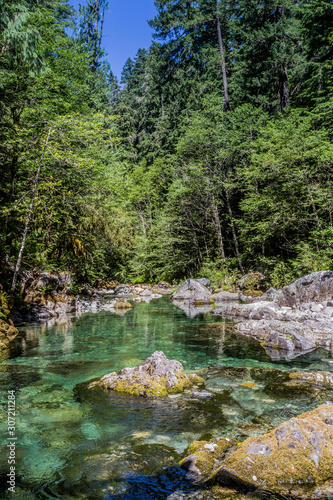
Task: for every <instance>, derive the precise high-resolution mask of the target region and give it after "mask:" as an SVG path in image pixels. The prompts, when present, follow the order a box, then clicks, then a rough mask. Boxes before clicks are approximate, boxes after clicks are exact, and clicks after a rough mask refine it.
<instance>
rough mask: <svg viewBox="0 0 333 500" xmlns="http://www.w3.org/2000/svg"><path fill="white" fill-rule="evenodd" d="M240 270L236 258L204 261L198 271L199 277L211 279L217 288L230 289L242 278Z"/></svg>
mask: <svg viewBox="0 0 333 500" xmlns="http://www.w3.org/2000/svg"><path fill="white" fill-rule="evenodd" d="M238 272H239V271H238V269H237V261H235V259H225V260H221V259H217V260H215V261H206V262H204V263H203V265H202V267H201V269H200V272H199V273H198V277H199V278H207V279H209V280H210V281H211V282H212V283H213V284H215V288H223V289H224V290H230V289H231V288H232V287H233V285H235V283H236V281H237V280H238V279H239V278H240V275H239V274H238Z"/></svg>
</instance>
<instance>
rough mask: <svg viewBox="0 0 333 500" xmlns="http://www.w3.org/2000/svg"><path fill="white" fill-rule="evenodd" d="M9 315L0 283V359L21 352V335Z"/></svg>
mask: <svg viewBox="0 0 333 500" xmlns="http://www.w3.org/2000/svg"><path fill="white" fill-rule="evenodd" d="M9 315H10V310H9V307H8V304H7V300H6V297H5V295H4V293H3V292H2V285H1V284H0V360H5V359H8V358H9V357H10V356H12V355H13V354H19V353H20V352H21V337H20V334H19V331H18V330H17V328H15V327H14V324H13V322H12V320H11V319H9Z"/></svg>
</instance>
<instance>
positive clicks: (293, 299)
mask: <svg viewBox="0 0 333 500" xmlns="http://www.w3.org/2000/svg"><path fill="white" fill-rule="evenodd" d="M332 299H333V271H318V272H316V273H312V274H308V275H307V276H304V277H303V278H299V279H298V280H296V281H294V283H291V285H288V286H285V287H283V288H281V289H280V290H274V288H270V289H269V290H268V291H267V292H266V294H265V295H263V296H262V297H261V298H260V300H275V301H276V302H277V303H278V304H279V306H289V307H294V306H299V305H300V304H302V303H304V302H324V301H330V300H332Z"/></svg>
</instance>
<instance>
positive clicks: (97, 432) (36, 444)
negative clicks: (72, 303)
mask: <svg viewBox="0 0 333 500" xmlns="http://www.w3.org/2000/svg"><path fill="white" fill-rule="evenodd" d="M231 326H232V325H231V323H230V322H229V323H228V322H227V323H226V322H225V321H223V320H220V321H219V320H218V319H216V317H213V316H210V315H209V314H208V315H202V316H197V317H195V318H192V319H189V318H187V317H186V316H185V314H184V313H183V312H182V311H181V310H179V309H177V308H176V307H175V306H174V305H173V304H172V303H171V301H170V300H169V299H168V298H162V299H159V300H156V301H152V302H151V303H149V304H146V303H139V304H135V305H134V308H133V309H132V310H130V311H128V312H127V313H126V314H125V315H124V316H117V315H114V314H112V313H110V312H100V313H97V314H92V313H88V314H84V315H82V316H81V317H79V318H69V317H68V318H67V322H66V321H63V322H62V324H60V325H53V326H51V325H49V326H48V325H47V324H44V325H28V326H26V327H25V331H26V344H27V348H26V350H25V352H24V353H23V355H22V356H20V357H18V358H15V359H12V360H9V361H7V362H5V363H2V364H1V365H0V389H1V393H0V395H1V403H2V405H3V409H5V404H6V396H7V390H8V389H9V388H14V389H16V397H17V410H18V413H17V434H16V435H17V456H16V458H17V464H16V465H17V495H16V498H36V499H37V498H66V499H71V498H84V499H87V498H94V499H104V498H105V499H106V498H115V499H116V498H117V499H118V498H119V499H120V498H123V499H126V498H128V499H130V498H142V499H145V498H147V499H148V498H154V499H155V498H167V492H169V491H171V492H172V491H175V490H177V491H178V490H182V489H184V488H185V489H186V488H188V489H189V488H190V486H189V485H188V484H187V483H186V482H184V480H183V477H182V473H181V472H179V470H178V469H177V468H176V469H175V468H174V466H175V464H176V463H177V462H178V461H179V460H180V459H181V458H182V456H183V453H184V451H185V449H186V448H187V446H188V445H189V444H191V443H192V442H193V441H195V440H197V439H202V438H206V437H207V435H209V436H211V437H214V436H226V437H234V438H235V439H240V440H243V439H245V438H246V437H247V436H249V435H254V434H255V433H257V434H260V433H262V432H266V431H267V430H268V429H269V428H272V427H275V426H277V425H279V424H280V423H281V422H282V421H284V420H287V419H289V418H291V417H292V416H295V415H298V414H300V413H302V412H303V411H306V410H308V409H310V408H312V407H315V406H317V405H318V401H319V399H320V398H322V397H324V396H325V395H327V399H329V398H330V397H331V394H330V393H329V391H327V393H325V395H323V394H318V393H317V394H316V393H315V392H311V391H310V392H309V393H304V394H298V395H297V397H295V393H291V394H288V393H286V392H285V391H283V390H282V391H279V390H278V386H274V384H276V383H277V382H278V380H279V377H281V380H282V379H283V372H281V370H288V369H295V367H297V368H298V369H299V367H300V366H301V367H303V368H309V367H310V368H311V367H314V366H315V367H316V369H325V370H330V369H332V365H330V364H327V363H326V362H325V355H324V353H312V354H311V355H309V356H308V357H303V358H302V359H299V360H297V359H296V360H294V361H293V362H288V363H283V362H281V361H280V362H279V364H277V363H273V362H272V361H271V360H270V358H269V357H268V356H267V354H266V353H265V351H264V350H263V348H262V347H261V346H260V345H259V344H258V343H257V342H255V341H254V340H252V339H250V338H246V337H244V336H241V335H238V334H236V333H235V332H234V331H233V330H232V327H231ZM155 350H162V351H164V353H165V354H166V355H167V357H168V358H172V359H177V360H178V361H180V362H181V363H182V364H183V365H184V368H185V369H186V370H189V371H194V370H196V371H197V373H198V374H201V375H202V376H203V377H204V378H205V380H206V389H207V390H211V391H212V392H213V393H214V394H215V396H214V397H213V398H210V399H201V398H200V397H199V396H198V395H195V393H194V394H192V393H191V391H188V392H186V393H185V394H183V395H181V396H179V397H176V398H170V397H166V398H162V399H156V400H147V399H141V398H136V397H129V396H126V395H114V394H111V395H108V394H90V395H88V394H80V395H78V394H77V393H75V392H74V391H73V389H74V387H75V386H77V384H80V383H82V382H86V381H88V380H91V379H93V378H96V377H101V376H102V375H105V374H106V373H108V372H110V371H118V370H120V369H121V368H123V367H124V366H135V365H137V364H139V363H141V362H142V361H144V360H145V359H146V358H147V357H148V356H150V355H151V354H152V353H153V352H154V351H155ZM281 373H282V375H281ZM272 374H273V375H272ZM242 384H245V385H242ZM317 392H318V391H317ZM4 415H5V412H4V411H3V412H2V418H1V421H0V431H1V434H2V436H6V435H7V421H6V419H5V418H4ZM1 451H2V453H1V454H0V470H1V476H2V479H5V477H6V474H7V473H8V464H7V451H6V447H5V443H4V444H3V445H2V448H1ZM163 467H166V468H167V469H163ZM163 471H164V472H163ZM177 471H178V472H177ZM163 478H164V479H163ZM3 484H5V483H3ZM186 484H187V486H186ZM170 494H171V493H170ZM187 494H188V495H192V496H191V498H205V499H206V498H208V496H207V495H208V493H207V492H205V493H202V492H200V491H188V493H187ZM1 495H2V496H1V497H2V498H6V496H5V495H7V493H6V487H5V486H4V487H3V490H2V493H1ZM198 495H199V496H198ZM200 495H201V496H200ZM202 495H203V496H202ZM8 498H15V497H14V496H13V495H10V496H9V497H8ZM188 498H190V497H188Z"/></svg>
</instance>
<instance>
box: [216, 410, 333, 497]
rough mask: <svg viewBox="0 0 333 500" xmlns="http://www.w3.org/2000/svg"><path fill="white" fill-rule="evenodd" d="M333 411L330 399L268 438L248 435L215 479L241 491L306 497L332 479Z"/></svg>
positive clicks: (223, 463)
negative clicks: (312, 490)
mask: <svg viewBox="0 0 333 500" xmlns="http://www.w3.org/2000/svg"><path fill="white" fill-rule="evenodd" d="M332 415H333V404H331V403H327V404H324V405H322V406H319V407H318V408H316V409H315V410H312V411H309V412H306V413H303V414H302V415H300V416H298V417H295V418H292V419H290V420H288V421H287V422H284V423H282V424H281V425H279V427H277V428H276V429H273V430H272V431H270V432H268V433H266V434H264V435H262V436H255V437H250V438H248V439H246V440H245V441H244V442H243V443H241V445H240V446H238V448H237V449H236V450H235V451H233V452H232V453H231V454H230V455H229V456H228V457H227V458H226V459H225V460H224V461H223V462H222V464H221V466H220V467H219V468H218V469H217V470H216V471H215V472H214V473H213V475H212V476H211V478H210V481H211V482H218V483H219V484H222V485H226V486H232V487H237V488H238V489H241V490H256V489H258V490H263V491H268V492H270V493H276V494H280V495H285V496H287V497H293V498H295V497H296V498H303V493H306V495H307V494H308V491H309V488H311V487H312V488H315V487H318V486H321V485H322V484H325V483H326V482H327V481H330V480H332V476H333V425H332V423H333V420H332ZM306 495H305V497H306V498H307V496H306ZM308 498H314V497H313V496H312V497H311V496H309V497H308Z"/></svg>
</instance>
